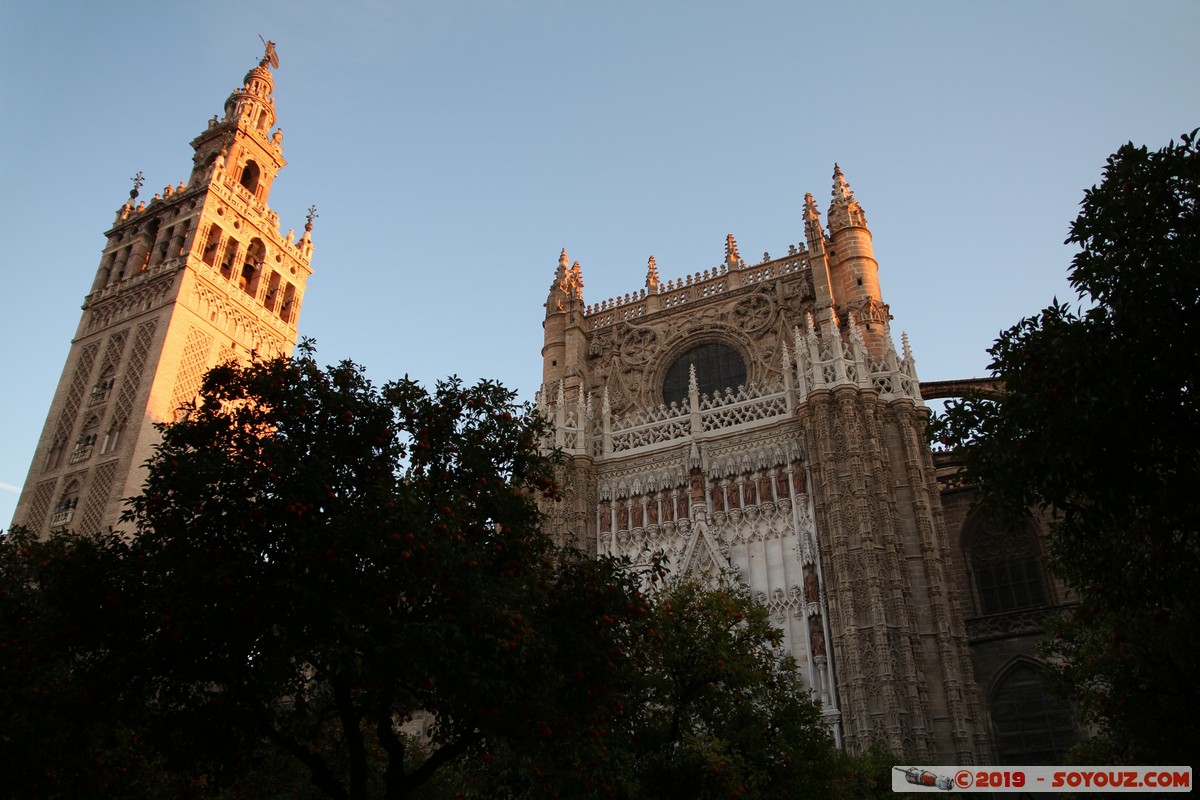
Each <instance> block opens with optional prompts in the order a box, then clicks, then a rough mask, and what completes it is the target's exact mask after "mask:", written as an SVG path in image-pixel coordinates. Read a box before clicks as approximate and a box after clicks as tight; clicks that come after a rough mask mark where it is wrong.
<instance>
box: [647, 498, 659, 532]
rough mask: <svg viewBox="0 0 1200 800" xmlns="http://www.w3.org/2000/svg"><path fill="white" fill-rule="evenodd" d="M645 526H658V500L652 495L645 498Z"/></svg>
mask: <svg viewBox="0 0 1200 800" xmlns="http://www.w3.org/2000/svg"><path fill="white" fill-rule="evenodd" d="M646 524H647V525H657V524H658V498H657V497H655V496H654V495H650V496H649V497H648V498H647V502H646Z"/></svg>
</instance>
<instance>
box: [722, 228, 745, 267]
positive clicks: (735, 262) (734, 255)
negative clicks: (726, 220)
mask: <svg viewBox="0 0 1200 800" xmlns="http://www.w3.org/2000/svg"><path fill="white" fill-rule="evenodd" d="M743 263H744V262H743V261H742V257H741V256H740V255H739V254H738V246H737V241H736V240H735V239H734V238H733V234H732V233H731V234H729V235H728V236H726V237H725V266H727V267H729V268H730V269H734V268H736V267H739V266H741V265H742V264H743Z"/></svg>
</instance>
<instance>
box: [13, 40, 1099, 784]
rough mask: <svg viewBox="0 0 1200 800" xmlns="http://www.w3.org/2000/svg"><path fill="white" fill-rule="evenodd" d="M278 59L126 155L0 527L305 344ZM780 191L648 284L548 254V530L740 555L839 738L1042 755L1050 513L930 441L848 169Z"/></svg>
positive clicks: (852, 742) (721, 556)
mask: <svg viewBox="0 0 1200 800" xmlns="http://www.w3.org/2000/svg"><path fill="white" fill-rule="evenodd" d="M272 67H276V68H277V67H278V58H277V56H276V54H275V49H274V46H273V44H272V43H269V42H268V43H267V46H266V52H265V55H264V56H263V58H262V60H261V61H260V62H259V63H258V65H257V66H255V67H254V68H253V69H251V70H250V71H249V72H248V73H246V76H245V78H244V80H243V82H242V85H241V86H240V87H238V88H236V89H235V90H234V91H233V92H232V94H230V95H229V98H228V99H227V100H226V101H225V106H224V114H223V115H219V116H214V117H213V118H212V119H211V120H209V122H208V124H207V125H206V126H205V127H204V129H203V130H202V131H201V132H200V134H199V135H198V136H197V137H196V138H195V139H194V140H193V141H192V142H191V145H192V148H193V149H194V150H195V155H194V157H193V165H192V168H191V172H190V175H189V176H188V178H187V180H186V181H180V183H179V184H178V185H168V186H166V187H164V188H163V190H162V191H161V192H159V193H157V194H155V195H154V196H153V198H152V199H151V200H149V201H148V202H147V201H138V195H139V189H140V187H141V176H140V173H139V176H138V179H137V180H136V181H135V185H134V190H133V191H132V192H131V193H130V199H129V201H128V202H126V203H125V204H124V205H122V207H121V208H120V209H119V210H118V211H117V215H116V219H115V221H114V223H113V226H112V228H111V229H110V230H108V231H107V233H106V234H105V236H106V239H107V242H106V245H105V247H104V251H103V255H102V257H101V261H100V265H99V268H98V269H97V270H96V274H95V278H94V281H93V283H92V285H91V289H90V291H89V293H88V294H87V296H86V298H85V300H84V304H83V314H82V317H81V319H80V322H79V327H78V329H77V330H76V333H75V337H74V339H73V340H72V346H71V350H70V353H69V355H68V358H67V363H66V365H65V367H64V369H63V373H62V378H61V379H60V382H59V386H58V389H57V391H56V392H55V395H54V399H53V402H52V405H51V407H50V410H49V413H48V415H47V418H46V423H45V427H44V429H43V432H42V435H41V438H40V440H39V442H38V445H37V450H36V452H35V454H34V458H33V463H32V465H31V467H30V470H29V475H28V477H27V479H26V482H25V486H24V489H23V491H22V494H21V497H20V500H19V502H18V505H17V510H16V514H15V517H14V520H13V522H14V524H20V525H25V526H27V527H29V528H31V529H33V530H35V531H37V532H40V533H42V534H46V533H49V532H50V531H51V530H57V529H74V530H77V531H89V530H103V529H106V528H108V527H115V526H117V522H118V519H119V517H120V514H121V511H122V509H123V502H122V501H123V498H126V497H130V496H133V495H136V494H138V493H139V491H140V489H141V483H142V479H143V472H142V468H141V465H142V464H143V462H144V461H145V460H146V458H147V457H148V456H149V455H150V452H151V448H152V447H153V445H154V444H155V443H156V442H157V438H158V434H157V431H156V430H155V429H154V424H155V423H158V422H164V421H169V420H171V419H173V418H174V417H175V415H176V414H178V413H179V410H180V408H181V407H182V406H184V405H185V404H186V403H188V402H189V401H191V400H192V399H193V398H194V397H195V395H196V392H197V390H198V388H199V384H200V381H201V379H202V377H203V375H204V373H205V372H206V371H207V370H208V369H209V368H211V367H212V366H215V365H217V364H220V363H225V362H227V361H229V360H230V359H239V360H245V359H249V358H250V357H251V355H252V354H254V353H258V354H263V355H273V354H276V353H281V352H283V353H287V352H291V350H292V348H293V347H294V345H295V343H296V340H297V321H298V318H299V314H300V307H301V303H302V301H303V297H304V290H305V283H306V281H307V278H308V276H309V275H310V274H311V272H312V270H311V267H310V261H311V258H312V252H313V243H312V237H311V232H312V227H313V218H314V216H315V211H314V210H313V209H310V212H309V217H308V220H307V224H306V225H305V226H304V232H303V233H302V234H301V235H300V237H299V238H296V236H295V235H294V234H293V233H292V232H290V231H289V232H288V233H287V234H284V233H281V229H280V226H279V218H278V216H277V215H276V214H275V212H273V211H272V210H271V208H270V207H269V205H268V199H269V195H270V190H271V184H272V182H273V181H274V179H275V177H276V176H277V174H278V173H279V170H280V169H282V168H283V166H284V165H285V161H284V159H283V148H282V141H283V134H282V131H281V130H279V129H277V128H275V123H276V114H275V103H274V99H273V97H272V93H273V91H274V80H273V77H272V73H271V68H272ZM272 129H274V131H273V132H272ZM797 211H798V212H799V213H801V214H802V216H803V229H804V241H803V242H801V243H799V244H798V245H790V246H789V247H788V253H787V255H786V256H783V257H778V258H771V257H770V256H768V255H766V254H764V255H763V258H762V260H761V261H760V262H759V263H756V264H753V265H751V264H748V263H747V262H746V261H744V260H743V259H742V257H741V256H740V255H739V253H738V247H737V244H736V242H735V241H734V238H733V236H729V237H727V239H726V245H725V259H724V263H723V264H721V265H719V266H717V267H715V268H711V269H707V270H704V271H703V272H697V273H695V274H693V275H689V276H686V277H684V278H682V279H675V280H669V281H667V282H666V283H663V282H662V281H661V280H660V278H659V275H658V272H657V268H656V266H655V263H654V259H653V258H651V259H650V261H649V264H648V266H647V271H646V277H645V286H644V288H641V289H639V290H638V291H637V292H635V293H631V294H628V295H625V296H624V297H619V298H616V299H613V300H608V301H605V302H602V303H595V304H591V305H587V304H585V303H584V297H583V279H582V274H581V268H580V266H579V264H578V262H576V263H574V264H572V263H570V261H569V259H568V258H567V254H566V252H565V251H564V252H563V253H562V255H561V257H560V259H559V262H558V269H557V272H556V273H555V276H554V280H553V282H552V285H551V288H550V294H549V297H548V298H547V300H546V305H545V309H546V312H545V321H544V337H545V339H544V340H545V344H544V347H543V348H542V359H543V382H542V386H541V389H540V391H539V393H538V398H539V400H538V403H539V407H540V409H541V411H542V413H543V414H545V415H546V416H547V417H548V418H549V419H550V420H552V422H553V426H554V431H555V444H556V445H557V446H558V447H560V448H561V449H562V451H563V453H564V455H565V461H564V463H563V465H562V467H561V476H560V477H561V482H562V484H563V486H564V500H563V501H562V502H561V503H558V504H556V505H555V506H554V507H551V508H547V509H546V510H547V512H548V515H547V519H548V525H549V526H550V528H551V532H552V533H553V534H554V535H555V536H556V538H558V540H559V541H562V542H566V543H571V544H574V545H575V546H577V547H580V548H582V549H584V550H586V551H589V552H593V553H610V554H616V555H623V556H630V557H632V558H634V559H644V558H647V557H649V555H650V554H651V553H653V552H656V551H661V552H665V553H666V554H667V556H668V558H669V562H670V565H671V567H672V569H673V570H674V571H676V572H677V573H683V574H692V575H696V576H699V577H701V578H706V579H707V578H714V579H715V578H717V577H718V576H725V575H730V574H736V575H737V576H738V577H739V578H740V579H741V580H742V581H744V582H745V583H746V584H747V585H748V586H749V587H750V591H751V592H752V594H753V596H754V597H755V598H756V599H757V600H758V602H760V603H761V604H763V605H764V606H766V607H767V608H768V609H769V610H770V611H771V614H772V616H773V619H774V620H775V623H776V624H777V625H778V626H779V627H780V629H781V630H782V631H783V632H784V635H785V642H784V649H785V650H786V652H787V654H788V655H790V656H792V657H794V658H795V659H796V661H797V662H798V664H799V665H800V669H801V673H802V675H803V679H804V680H805V681H806V683H807V685H808V686H809V687H810V688H811V690H812V692H813V694H814V696H815V697H816V698H817V699H818V700H819V701H820V703H821V706H822V708H823V711H824V717H825V721H826V723H827V724H828V726H829V728H830V730H831V731H832V733H833V735H834V736H835V737H836V738H837V740H838V742H839V744H840V745H842V746H844V747H846V748H848V749H850V750H854V751H861V750H863V749H865V748H866V747H868V746H869V745H870V744H871V743H872V742H882V743H883V744H885V745H886V746H887V747H888V748H890V749H891V750H893V751H894V752H897V753H904V754H905V755H906V756H908V757H909V758H913V759H915V763H924V764H968V763H986V762H989V761H995V762H998V763H1008V764H1036V763H1054V760H1055V759H1056V758H1057V757H1058V756H1059V755H1060V754H1061V752H1062V750H1063V749H1064V748H1065V746H1066V745H1067V744H1069V743H1070V741H1071V740H1072V739H1073V738H1074V736H1075V729H1074V726H1073V722H1072V716H1071V712H1070V709H1069V708H1067V707H1065V706H1063V705H1062V704H1059V703H1056V701H1054V700H1053V699H1051V698H1050V697H1049V696H1048V695H1047V694H1046V693H1045V691H1044V690H1043V689H1042V687H1041V682H1040V678H1039V675H1040V670H1041V666H1040V664H1039V663H1038V661H1037V657H1036V650H1035V647H1034V645H1035V642H1036V640H1037V638H1038V637H1039V636H1040V635H1041V624H1042V622H1043V621H1044V620H1045V618H1046V617H1047V616H1048V615H1049V614H1051V613H1053V611H1054V610H1055V608H1056V607H1058V606H1059V605H1061V604H1062V603H1063V602H1065V601H1067V600H1069V598H1068V596H1067V595H1066V593H1065V589H1064V587H1062V586H1061V585H1059V584H1057V583H1055V582H1054V581H1053V580H1051V579H1050V578H1049V577H1048V576H1047V575H1046V574H1045V572H1044V570H1043V568H1042V566H1041V565H1042V553H1041V541H1042V539H1041V528H1040V527H1039V525H1040V523H1038V522H1036V521H1032V520H1031V524H1030V526H1029V530H1027V531H1023V532H1021V535H1019V536H1014V535H1012V534H1011V533H1008V534H1004V533H1002V532H1000V531H999V530H998V528H997V527H996V526H994V525H991V524H990V523H989V522H988V521H987V520H986V519H981V518H979V517H978V516H977V515H976V514H975V512H974V511H973V510H972V507H971V503H970V499H971V496H972V493H973V491H974V490H973V488H972V487H965V486H962V485H960V484H959V483H958V482H957V481H956V480H955V469H954V466H953V463H952V459H951V460H947V459H948V457H949V456H951V455H952V454H944V453H943V454H935V453H932V452H931V451H930V448H929V446H928V445H927V443H926V439H925V425H926V421H927V418H928V413H929V412H928V409H927V408H926V406H925V404H924V402H923V400H922V388H923V387H922V385H921V384H919V383H918V381H917V375H916V370H915V367H914V361H913V356H912V354H911V352H910V351H909V348H908V345H907V342H904V341H902V342H901V348H900V350H899V351H897V350H896V347H895V343H894V340H893V336H892V333H891V330H890V328H889V322H890V320H891V316H890V313H889V309H888V306H887V305H886V304H885V303H884V301H883V296H882V294H881V292H880V288H879V279H878V271H879V268H878V264H877V263H876V261H875V258H874V251H873V246H872V240H871V232H870V230H869V228H868V226H867V219H866V215H865V214H864V212H863V208H862V206H861V205H860V204H859V203H858V201H857V200H856V199H855V196H854V193H853V192H852V191H851V188H850V185H849V183H848V182H847V181H846V178H845V176H844V175H843V174H842V172H841V170H840V169H837V168H836V167H835V170H834V174H833V192H832V200H831V203H830V205H829V207H828V210H827V212H826V216H825V224H824V225H822V222H821V214H820V212H819V210H818V208H817V205H816V203H815V201H814V200H813V198H812V196H811V195H808V196H807V197H806V199H805V202H804V206H803V208H802V209H797ZM531 323H533V324H536V323H534V321H533V320H531ZM930 386H935V387H938V386H939V385H930V384H926V385H925V389H926V396H931V394H930V390H929V387H930ZM951 388H952V387H951ZM947 393H952V392H951V389H948V388H947V385H940V388H936V390H935V395H936V396H942V395H945V394H947Z"/></svg>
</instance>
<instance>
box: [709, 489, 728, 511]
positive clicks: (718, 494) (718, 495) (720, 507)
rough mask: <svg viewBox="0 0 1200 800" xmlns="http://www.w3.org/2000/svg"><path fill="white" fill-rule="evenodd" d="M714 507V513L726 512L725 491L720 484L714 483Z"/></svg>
mask: <svg viewBox="0 0 1200 800" xmlns="http://www.w3.org/2000/svg"><path fill="white" fill-rule="evenodd" d="M712 505H713V511H724V510H725V489H724V488H723V487H722V486H721V484H720V483H719V482H714V483H713V487H712Z"/></svg>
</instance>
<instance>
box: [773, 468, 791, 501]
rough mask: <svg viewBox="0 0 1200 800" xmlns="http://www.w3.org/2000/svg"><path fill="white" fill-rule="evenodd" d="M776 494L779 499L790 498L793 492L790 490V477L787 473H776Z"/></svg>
mask: <svg viewBox="0 0 1200 800" xmlns="http://www.w3.org/2000/svg"><path fill="white" fill-rule="evenodd" d="M775 494H777V495H779V497H781V498H783V497H790V496H791V494H792V493H791V491H790V490H789V489H788V476H787V473H786V472H777V473H775Z"/></svg>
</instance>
